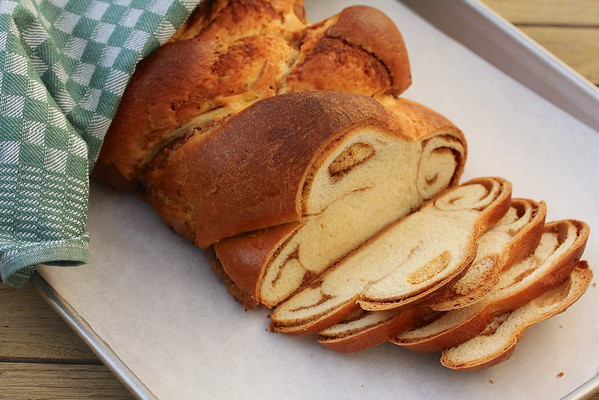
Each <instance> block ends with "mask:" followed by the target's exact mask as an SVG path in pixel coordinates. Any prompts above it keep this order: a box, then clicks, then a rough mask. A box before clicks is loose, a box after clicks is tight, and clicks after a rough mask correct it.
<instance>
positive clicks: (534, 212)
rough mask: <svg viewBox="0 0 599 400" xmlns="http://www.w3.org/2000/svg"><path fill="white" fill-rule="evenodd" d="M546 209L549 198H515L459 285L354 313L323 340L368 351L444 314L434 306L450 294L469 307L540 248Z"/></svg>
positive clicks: (333, 346) (345, 348)
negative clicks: (392, 307)
mask: <svg viewBox="0 0 599 400" xmlns="http://www.w3.org/2000/svg"><path fill="white" fill-rule="evenodd" d="M545 214H546V207H545V203H543V202H541V203H537V202H534V201H532V200H528V199H512V204H511V207H510V209H509V210H508V212H507V213H506V215H505V216H504V217H503V218H502V219H501V220H500V221H499V222H498V223H497V224H495V225H494V226H493V227H492V228H491V229H489V230H488V231H487V232H485V233H484V234H483V235H482V236H481V237H480V239H479V241H478V243H479V244H478V249H477V252H476V258H475V259H474V261H473V263H472V264H471V265H470V266H469V267H468V269H467V270H466V273H465V274H464V275H463V277H462V278H460V280H458V282H457V283H455V284H454V285H453V286H452V285H448V286H447V287H446V288H443V289H442V290H439V291H438V292H439V293H438V294H435V295H434V297H433V298H431V300H430V302H427V304H426V305H421V306H417V307H411V308H407V309H402V310H399V311H381V312H366V311H363V312H361V313H359V315H352V316H350V317H349V318H348V319H346V320H345V321H343V322H341V323H339V324H337V325H334V326H331V327H330V328H327V329H325V330H324V331H321V332H319V338H318V342H319V343H321V344H322V345H324V346H325V347H328V348H330V349H332V350H335V351H339V352H353V351H359V350H364V349H367V348H369V347H372V346H376V345H378V344H380V343H383V342H385V341H387V340H388V339H390V338H392V337H394V336H396V335H397V334H399V333H400V332H402V331H404V330H411V329H414V328H416V327H418V326H421V325H423V324H425V323H426V321H427V319H430V318H435V317H436V316H438V315H440V314H439V313H435V312H434V310H436V309H437V307H438V305H439V304H443V302H448V299H456V300H458V301H455V302H451V307H452V308H453V307H455V305H456V303H461V304H464V306H465V305H469V304H471V303H473V302H475V301H476V300H478V299H480V298H481V297H482V296H483V295H484V294H486V293H487V292H488V291H490V290H491V289H492V288H493V287H494V286H495V285H496V284H497V282H498V280H499V275H500V272H501V270H502V269H504V268H505V267H506V266H511V265H512V264H514V263H515V262H517V261H520V260H521V259H523V258H525V257H526V256H527V255H529V254H530V253H532V252H533V251H534V249H535V248H536V247H537V244H538V243H539V240H540V239H541V234H542V233H543V225H544V221H545ZM463 281H466V283H465V284H464V283H462V282H463ZM462 299H463V300H462ZM459 300H461V301H459ZM440 301H441V302H440Z"/></svg>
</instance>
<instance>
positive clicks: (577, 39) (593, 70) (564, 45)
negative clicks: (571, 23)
mask: <svg viewBox="0 0 599 400" xmlns="http://www.w3.org/2000/svg"><path fill="white" fill-rule="evenodd" d="M597 4H599V1H597ZM519 28H520V29H522V31H523V32H524V33H526V34H527V35H528V36H530V37H531V38H533V39H534V40H535V41H537V42H538V43H539V44H540V45H541V46H543V47H545V48H546V49H547V50H549V51H550V52H551V53H553V54H555V55H556V56H557V58H559V59H561V60H562V61H564V62H565V63H566V64H568V65H569V66H571V67H572V68H573V69H574V70H576V71H577V72H578V73H580V74H581V75H582V76H584V77H585V78H587V79H588V80H590V81H591V82H593V83H594V84H595V85H599V28H596V29H593V28H561V27H519Z"/></svg>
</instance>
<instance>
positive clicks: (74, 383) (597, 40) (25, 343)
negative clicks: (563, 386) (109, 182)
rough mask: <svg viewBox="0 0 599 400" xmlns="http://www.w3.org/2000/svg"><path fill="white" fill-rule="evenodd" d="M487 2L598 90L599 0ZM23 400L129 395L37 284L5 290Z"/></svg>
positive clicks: (0, 395)
mask: <svg viewBox="0 0 599 400" xmlns="http://www.w3.org/2000/svg"><path fill="white" fill-rule="evenodd" d="M484 1H485V3H487V4H488V5H489V6H491V7H492V8H493V9H495V10H496V11H497V12H498V13H499V14H501V15H503V16H504V17H505V18H506V19H508V20H509V21H511V22H512V23H514V24H515V25H516V26H518V27H519V28H520V29H522V30H523V31H524V32H525V33H526V34H528V35H529V36H531V37H532V38H533V39H535V40H536V41H537V42H539V43H540V44H541V45H543V46H544V47H546V48H547V49H548V50H549V51H551V52H553V53H554V54H555V55H556V56H558V57H559V58H561V59H562V60H564V61H565V62H566V63H567V64H569V65H570V66H571V67H573V68H574V69H575V70H577V71H578V72H579V73H580V74H582V75H583V76H585V77H586V78H587V79H589V80H590V81H591V82H593V83H594V84H595V85H599V0H527V1H521V0H484ZM25 398H28V399H49V398H58V399H85V398H89V399H102V398H110V399H129V398H131V395H130V394H129V393H128V392H127V390H126V389H125V388H124V387H123V386H122V385H121V384H120V382H119V381H118V380H117V379H116V378H114V377H113V376H112V374H111V373H110V371H109V370H108V369H107V368H106V367H105V366H104V365H102V363H101V362H100V360H98V358H97V357H96V356H95V355H94V354H93V353H92V352H91V351H90V350H89V349H88V348H87V347H86V346H85V344H83V342H82V341H81V340H80V339H79V338H78V337H77V336H76V335H75V334H74V333H73V332H72V331H71V330H70V329H69V328H68V327H67V326H66V325H65V323H64V322H63V321H62V320H61V319H60V318H59V317H58V316H57V315H56V314H55V313H54V312H53V311H52V310H51V309H50V307H49V306H48V305H47V304H46V303H45V302H44V301H43V300H42V299H41V298H40V296H39V295H38V294H37V292H36V291H35V289H34V288H33V287H32V286H31V285H29V286H27V287H26V288H25V289H24V290H16V289H12V288H8V287H4V286H0V399H25ZM593 399H594V400H599V394H598V395H596V396H595V397H593Z"/></svg>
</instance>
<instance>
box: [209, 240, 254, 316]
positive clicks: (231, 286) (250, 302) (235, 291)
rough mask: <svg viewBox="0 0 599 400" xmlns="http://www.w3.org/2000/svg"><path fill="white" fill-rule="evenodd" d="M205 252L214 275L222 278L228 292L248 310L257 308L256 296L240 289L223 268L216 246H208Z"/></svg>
mask: <svg viewBox="0 0 599 400" xmlns="http://www.w3.org/2000/svg"><path fill="white" fill-rule="evenodd" d="M204 254H205V255H206V259H207V260H208V263H209V264H210V268H211V269H212V272H214V275H216V277H217V278H218V279H220V280H221V281H222V282H223V283H224V284H225V286H226V287H227V293H229V294H230V295H231V296H232V297H233V298H234V299H235V300H237V301H238V302H239V303H241V304H242V305H243V306H244V307H245V309H246V310H248V309H249V310H255V309H256V308H257V307H258V302H257V301H256V299H255V298H254V297H252V296H251V295H249V294H248V293H247V292H244V291H242V290H239V288H238V287H237V285H235V283H234V282H233V281H232V280H231V278H229V275H227V273H226V272H225V271H224V270H223V266H222V264H221V263H220V261H219V260H218V258H217V257H216V253H215V251H214V246H210V247H208V248H207V249H206V250H205V252H204Z"/></svg>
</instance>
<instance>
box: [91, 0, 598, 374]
mask: <svg viewBox="0 0 599 400" xmlns="http://www.w3.org/2000/svg"><path fill="white" fill-rule="evenodd" d="M410 82H411V75H410V67H409V62H408V58H407V51H406V49H405V46H404V43H403V39H402V37H401V34H400V33H399V31H398V29H397V28H396V27H395V25H394V24H393V23H392V21H391V20H390V19H389V18H387V17H386V16H385V15H384V14H382V13H381V12H380V11H377V10H375V9H372V8H370V7H363V6H356V7H350V8H348V9H345V10H343V11H342V12H341V13H340V14H338V15H335V16H333V17H331V18H329V19H327V20H325V21H322V22H320V23H317V24H309V23H308V22H307V21H306V20H305V13H304V11H303V2H302V1H301V0H277V1H266V0H243V1H242V0H207V1H204V2H203V3H202V4H201V5H200V7H199V8H198V9H197V10H196V12H195V13H194V14H193V15H192V17H190V19H189V20H188V21H187V23H186V24H185V25H184V26H183V27H182V28H181V29H180V30H179V31H178V32H177V34H176V35H175V36H174V37H173V39H171V41H170V42H169V43H168V44H166V45H165V46H163V47H162V48H161V49H159V50H157V51H156V52H154V53H153V54H152V55H151V56H150V57H148V58H147V59H146V60H144V61H143V62H142V63H141V64H140V66H139V68H138V70H137V71H136V73H135V75H134V77H133V79H132V81H131V83H130V85H129V87H128V89H127V91H126V93H125V95H124V97H123V100H122V102H121V105H120V107H119V110H118V112H117V114H116V117H115V119H114V121H113V124H112V125H111V127H110V130H109V133H108V136H107V138H106V141H105V145H104V147H103V149H102V152H101V154H100V157H99V160H98V163H97V165H96V169H95V171H94V174H95V176H96V177H97V178H99V179H101V180H103V181H104V182H106V183H108V184H110V185H112V186H113V187H115V188H119V189H125V190H137V191H138V192H139V193H141V194H142V195H143V196H145V198H146V199H147V200H148V201H149V202H150V203H151V204H152V205H153V206H154V208H155V209H156V211H157V212H158V213H159V214H160V216H161V217H162V218H163V219H164V220H165V222H166V223H167V224H169V225H170V226H171V227H172V228H173V229H174V230H175V231H176V232H177V233H178V234H180V235H181V236H183V237H185V238H186V239H188V240H190V241H192V242H193V243H195V244H196V245H198V246H200V247H202V248H204V249H206V250H207V255H208V258H209V259H210V261H211V264H212V266H213V269H214V271H215V272H216V273H217V274H218V275H219V276H220V277H221V278H222V279H223V280H224V281H225V283H226V284H227V288H228V291H229V292H230V293H231V294H232V295H233V296H234V297H235V298H236V299H238V300H239V301H241V302H242V303H243V304H244V305H245V306H246V307H248V308H254V307H257V306H259V305H261V306H265V307H269V308H273V311H272V314H271V319H272V323H271V326H272V329H274V330H277V331H280V332H284V333H288V334H294V335H301V334H318V341H319V342H320V343H322V344H323V345H325V346H327V347H329V348H331V349H333V350H337V351H342V352H351V351H358V350H364V349H366V348H369V347H372V346H374V345H377V344H380V343H383V342H386V341H391V342H392V343H395V344H398V345H400V346H403V347H406V348H410V349H413V350H417V351H443V355H442V362H443V365H445V366H447V367H449V368H456V369H474V368H479V367H485V366H489V365H491V364H493V363H495V362H498V361H500V360H503V359H505V358H506V357H507V356H509V354H511V352H512V351H513V348H514V345H515V342H516V341H517V339H518V337H520V336H521V335H522V333H523V332H524V330H525V329H527V327H528V326H530V325H531V324H533V323H536V322H538V321H541V320H543V319H546V318H548V317H550V316H552V315H554V314H556V313H558V312H561V311H563V310H565V309H566V308H567V307H568V306H569V305H571V304H572V303H573V302H574V301H575V300H576V299H577V298H578V297H579V296H580V295H581V294H582V293H583V292H584V290H585V289H586V287H588V285H589V282H590V279H591V277H592V273H591V272H590V269H588V268H587V266H586V263H585V262H582V261H579V260H580V257H581V255H582V251H583V248H584V244H585V243H586V239H587V237H588V231H589V230H588V227H587V226H586V225H585V224H584V223H582V222H579V221H575V220H567V221H558V222H553V223H549V224H547V225H545V224H544V222H545V214H546V206H545V203H544V202H535V201H533V200H528V199H512V198H511V193H512V187H511V184H510V183H509V182H508V181H507V180H505V179H503V178H498V177H486V178H477V179H473V180H470V181H468V182H465V183H463V184H461V185H460V184H459V179H460V176H461V174H462V172H463V170H464V165H465V162H466V156H467V145H466V140H465V137H464V135H463V133H462V132H461V131H460V130H459V129H458V128H457V127H455V126H454V125H453V124H452V123H451V122H450V121H448V120H447V119H446V118H445V117H443V116H441V115H440V114H438V113H436V112H434V111H433V110H430V109H429V108H427V107H425V106H423V105H420V104H417V103H415V102H413V101H410V100H407V99H400V98H398V97H397V96H399V95H400V94H401V93H402V92H403V91H404V90H405V89H406V88H407V87H408V86H409V85H410Z"/></svg>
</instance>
